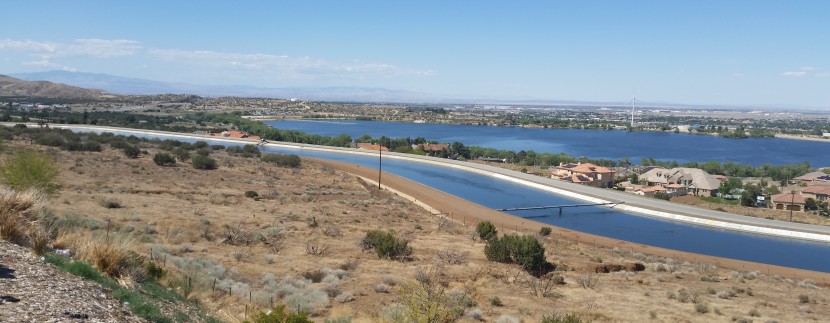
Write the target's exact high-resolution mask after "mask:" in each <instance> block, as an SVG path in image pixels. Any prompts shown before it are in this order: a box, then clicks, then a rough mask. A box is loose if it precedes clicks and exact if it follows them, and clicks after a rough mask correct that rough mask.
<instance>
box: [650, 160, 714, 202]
mask: <svg viewBox="0 0 830 323" xmlns="http://www.w3.org/2000/svg"><path fill="white" fill-rule="evenodd" d="M638 178H639V180H640V182H641V183H643V184H645V185H649V186H661V187H666V186H667V185H670V184H677V185H681V186H683V187H684V188H685V189H686V193H691V194H693V195H702V196H716V195H717V192H718V189H719V188H720V184H721V183H723V181H724V180H725V179H726V178H725V177H723V176H716V175H710V174H709V173H707V172H705V171H703V170H702V169H697V168H688V167H676V168H672V169H666V168H663V167H657V168H652V169H651V170H649V171H647V172H645V173H642V174H640V176H639V177H638ZM674 190H675V191H676V192H680V191H679V189H676V188H675V189H674Z"/></svg>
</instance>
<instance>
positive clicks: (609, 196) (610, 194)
mask: <svg viewBox="0 0 830 323" xmlns="http://www.w3.org/2000/svg"><path fill="white" fill-rule="evenodd" d="M4 124H5V125H6V126H10V125H13V124H12V123H4ZM33 126H36V125H33ZM50 126H51V127H56V128H69V129H80V130H95V131H121V132H139V133H146V134H156V135H163V136H171V137H181V138H191V139H204V137H203V136H198V135H193V134H187V133H176V132H165V131H152V130H142V129H130V128H116V127H101V126H85V125H50ZM210 139H211V140H219V141H228V142H239V140H233V139H226V138H210ZM268 145H269V146H275V147H279V146H283V147H292V148H302V149H308V150H315V151H329V152H338V153H348V154H360V155H372V156H376V155H377V153H375V152H366V151H359V150H356V149H352V148H339V147H328V146H317V145H308V144H297V143H290V142H271V143H269V144H268ZM383 154H384V156H385V157H386V158H400V159H406V160H414V161H421V162H427V163H433V164H442V165H445V166H447V165H455V166H459V167H464V168H466V169H469V170H475V171H479V172H484V173H487V174H491V175H492V174H500V175H503V176H507V177H512V178H517V179H521V180H524V181H528V182H531V183H536V184H541V185H544V186H547V187H552V188H556V189H561V190H565V191H569V192H574V193H578V194H581V195H586V196H588V197H592V198H599V199H602V200H607V201H613V202H624V203H625V205H626V206H631V207H634V208H635V209H636V208H642V209H645V210H644V211H648V210H656V211H662V212H667V213H671V214H678V215H685V216H689V217H693V218H696V219H707V220H714V221H722V222H727V223H733V224H739V225H747V226H752V227H761V228H772V229H780V230H786V231H794V232H802V233H809V234H814V235H821V236H822V237H820V238H819V239H811V240H819V241H821V240H823V241H830V227H828V226H819V225H812V224H804V223H793V222H784V221H776V220H769V219H763V218H755V217H749V216H743V215H736V214H730V213H725V212H719V211H713V210H707V209H701V208H698V207H694V206H689V205H684V204H677V203H671V202H668V201H664V200H659V199H654V198H647V197H643V196H639V195H635V194H630V193H624V192H620V191H616V190H611V189H602V188H596V187H590V186H585V185H579V184H573V183H568V182H562V181H559V180H554V179H550V178H544V177H539V176H535V175H529V174H525V173H521V172H517V171H512V170H508V169H504V168H499V167H495V166H489V165H483V164H477V163H469V162H463V161H457V160H450V159H442V158H434V157H427V156H418V155H411V154H401V153H393V152H385V153H383ZM634 212H635V213H640V214H641V215H645V216H652V215H650V214H648V212H636V211H634ZM688 222H691V221H688ZM695 224H699V225H711V226H717V225H713V224H710V223H706V222H699V221H696V222H695ZM721 227H722V226H721ZM727 229H734V228H727ZM744 231H749V232H753V233H762V234H763V232H757V231H754V230H744Z"/></svg>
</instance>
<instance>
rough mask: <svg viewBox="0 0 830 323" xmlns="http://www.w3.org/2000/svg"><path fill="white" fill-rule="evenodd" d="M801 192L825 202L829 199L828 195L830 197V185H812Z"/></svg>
mask: <svg viewBox="0 0 830 323" xmlns="http://www.w3.org/2000/svg"><path fill="white" fill-rule="evenodd" d="M801 193H802V194H804V196H806V197H811V198H813V199H814V200H816V201H822V202H824V201H827V200H828V197H830V186H824V185H817V186H810V187H807V188H805V189H803V190H801Z"/></svg>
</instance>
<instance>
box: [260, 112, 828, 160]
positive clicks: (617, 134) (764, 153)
mask: <svg viewBox="0 0 830 323" xmlns="http://www.w3.org/2000/svg"><path fill="white" fill-rule="evenodd" d="M265 123H266V124H268V125H270V126H272V127H275V128H278V129H286V130H297V131H302V132H306V133H310V134H318V135H326V136H337V135H341V134H348V135H350V136H352V138H357V137H360V136H362V135H364V134H368V135H369V136H372V137H374V138H378V137H380V136H386V137H390V138H405V137H411V138H416V137H424V138H426V139H427V140H436V141H438V142H442V143H451V142H454V141H459V142H462V143H464V144H465V145H468V146H482V147H490V148H496V149H507V150H514V151H519V150H533V151H536V152H538V153H541V152H548V153H566V154H569V155H572V156H576V157H587V158H594V159H598V158H605V159H612V160H620V159H623V158H629V159H630V160H631V161H632V162H635V163H638V162H639V161H640V159H641V158H654V159H657V160H664V161H672V160H675V161H677V162H678V163H685V162H690V161H695V162H705V161H710V160H717V161H720V162H727V161H732V162H735V163H739V164H748V165H755V166H759V165H761V164H764V163H769V164H773V165H784V164H796V163H802V162H805V161H806V162H809V163H810V165H812V166H813V167H821V166H830V141H828V142H815V141H805V140H792V139H781V138H749V139H728V138H722V137H717V136H710V135H693V134H681V133H666V132H628V131H620V130H580V129H543V128H519V127H491V126H467V125H446V124H430V123H402V122H379V121H356V120H326V121H308V120H280V121H268V122H265Z"/></svg>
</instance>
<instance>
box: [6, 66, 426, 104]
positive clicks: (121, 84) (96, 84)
mask: <svg viewBox="0 0 830 323" xmlns="http://www.w3.org/2000/svg"><path fill="white" fill-rule="evenodd" d="M10 75H11V76H13V77H17V78H20V79H24V80H29V81H50V82H56V83H63V84H69V85H73V86H79V87H85V88H96V89H103V90H105V91H107V92H110V93H115V94H126V95H153V94H194V95H199V96H205V97H220V96H238V97H262V98H286V99H287V98H300V99H304V100H321V101H368V102H427V101H430V102H433V101H435V100H436V99H437V98H435V97H433V96H431V95H428V94H424V93H418V92H411V91H401V90H390V89H384V88H367V87H321V88H313V87H290V88H262V87H253V86H242V85H230V86H220V85H196V84H187V83H170V82H160V81H152V80H146V79H139V78H128V77H121V76H115V75H109V74H97V73H81V72H69V71H48V72H36V73H16V74H10Z"/></svg>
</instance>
